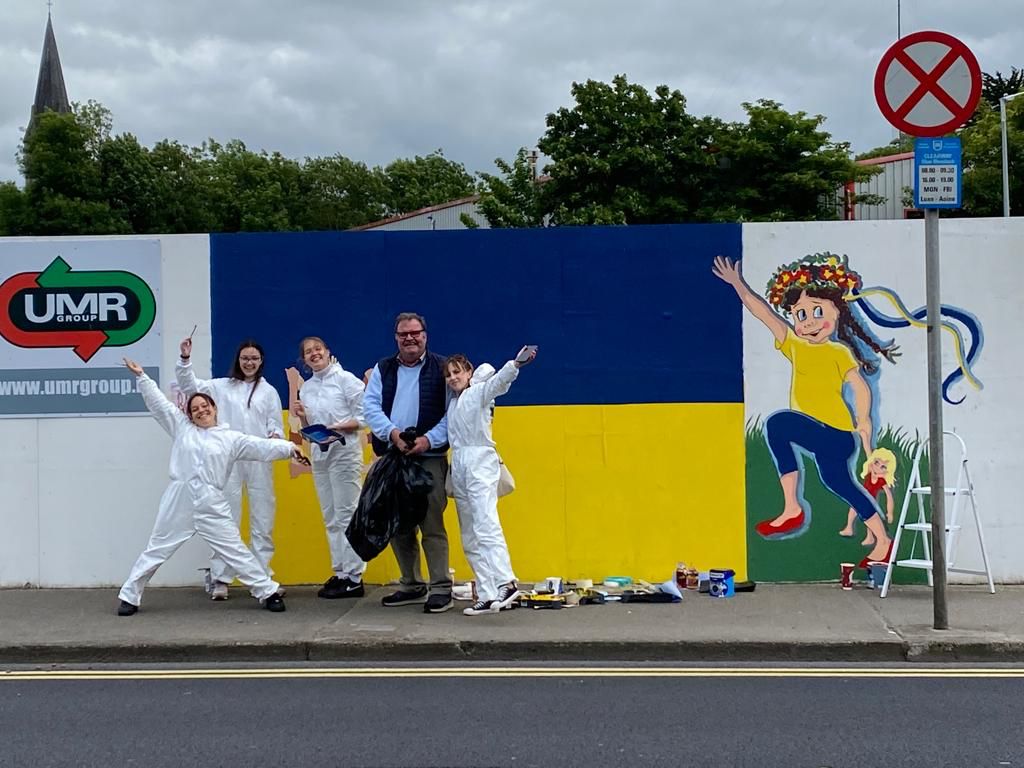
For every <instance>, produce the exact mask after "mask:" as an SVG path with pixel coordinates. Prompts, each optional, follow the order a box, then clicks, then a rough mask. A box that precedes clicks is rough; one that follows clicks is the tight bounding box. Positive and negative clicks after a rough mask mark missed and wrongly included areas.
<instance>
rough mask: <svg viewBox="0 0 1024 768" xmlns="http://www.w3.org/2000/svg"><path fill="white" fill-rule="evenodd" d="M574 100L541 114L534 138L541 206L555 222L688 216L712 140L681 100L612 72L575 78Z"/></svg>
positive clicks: (706, 176) (708, 174)
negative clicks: (607, 76) (540, 159)
mask: <svg viewBox="0 0 1024 768" xmlns="http://www.w3.org/2000/svg"><path fill="white" fill-rule="evenodd" d="M572 96H573V99H574V100H575V102H576V103H575V106H573V107H572V108H567V107H562V108H560V109H558V110H557V111H555V112H553V113H551V114H549V115H548V116H547V120H546V123H547V131H546V132H545V134H544V136H543V137H542V138H541V139H540V141H539V142H538V147H539V148H540V151H541V152H543V153H544V154H545V155H547V156H548V157H549V158H550V159H551V162H550V164H549V165H548V166H547V167H546V168H545V171H546V173H547V174H548V175H549V176H550V181H548V182H547V184H546V185H545V190H544V195H545V197H546V198H547V208H548V211H549V212H550V213H551V215H552V218H553V220H554V222H555V223H558V224H653V223H659V222H665V221H673V222H677V221H688V220H694V219H695V217H696V213H697V210H698V208H699V207H700V200H701V197H702V188H703V187H704V185H705V184H707V183H708V182H709V181H710V180H711V178H712V175H713V172H714V169H715V158H714V157H713V156H712V155H711V154H710V153H709V151H708V149H709V145H710V139H711V137H709V136H708V135H707V134H706V133H705V132H704V131H702V130H701V125H700V121H698V120H697V119H696V118H694V117H693V116H692V115H690V114H689V113H687V111H686V99H685V98H684V97H683V94H682V93H680V92H679V91H677V90H670V89H669V88H668V86H665V85H661V86H658V87H657V88H656V89H655V92H654V94H653V95H652V94H651V93H649V92H648V91H647V90H646V89H645V88H644V87H643V86H641V85H637V84H635V83H630V82H629V81H628V80H627V79H626V76H625V75H617V76H616V77H615V78H613V80H612V82H611V83H602V82H599V81H596V80H588V81H586V82H585V83H573V85H572Z"/></svg>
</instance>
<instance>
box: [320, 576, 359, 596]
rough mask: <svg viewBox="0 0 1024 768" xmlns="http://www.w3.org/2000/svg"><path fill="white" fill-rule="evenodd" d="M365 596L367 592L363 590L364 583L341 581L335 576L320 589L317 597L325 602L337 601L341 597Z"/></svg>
mask: <svg viewBox="0 0 1024 768" xmlns="http://www.w3.org/2000/svg"><path fill="white" fill-rule="evenodd" d="M364 594H366V590H365V589H364V588H363V582H361V581H360V582H355V581H351V580H349V579H339V578H338V577H337V576H333V577H331V579H329V580H328V582H327V583H326V584H324V585H323V587H321V588H320V591H318V592H317V593H316V596H317V597H322V598H324V599H325V600H337V599H338V598H341V597H362V596H363V595H364Z"/></svg>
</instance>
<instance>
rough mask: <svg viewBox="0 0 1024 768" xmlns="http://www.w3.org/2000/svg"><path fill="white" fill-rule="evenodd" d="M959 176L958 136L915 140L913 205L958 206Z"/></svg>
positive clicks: (960, 170)
mask: <svg viewBox="0 0 1024 768" xmlns="http://www.w3.org/2000/svg"><path fill="white" fill-rule="evenodd" d="M962 177H963V161H962V158H961V152H960V139H959V137H953V138H948V139H917V140H915V141H914V207H915V208H959V207H960V200H961V189H962V185H961V181H962Z"/></svg>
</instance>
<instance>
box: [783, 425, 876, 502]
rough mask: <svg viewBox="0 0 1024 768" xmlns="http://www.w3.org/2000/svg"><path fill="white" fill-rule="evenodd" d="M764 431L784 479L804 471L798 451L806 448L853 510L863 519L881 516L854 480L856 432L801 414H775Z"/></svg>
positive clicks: (824, 478)
mask: <svg viewBox="0 0 1024 768" xmlns="http://www.w3.org/2000/svg"><path fill="white" fill-rule="evenodd" d="M764 429H765V435H766V436H767V438H768V449H769V450H770V451H771V452H772V458H773V459H774V460H775V466H776V468H777V469H778V470H779V475H780V476H781V475H786V474H789V473H790V472H796V471H798V470H799V469H800V460H799V458H798V457H797V453H796V449H797V448H798V447H799V448H803V449H804V450H805V451H807V452H808V453H810V454H811V455H812V456H813V457H814V461H815V463H816V464H817V465H818V475H819V476H820V477H821V482H822V483H824V484H825V487H826V488H828V489H829V490H830V491H831V492H832V493H834V494H835V495H836V496H838V497H839V498H841V499H842V500H843V501H845V502H846V503H847V504H849V505H850V506H851V507H853V508H854V509H855V510H856V511H857V514H858V515H859V516H860V519H861V520H867V519H869V518H870V517H871V516H872V515H876V514H878V508H877V507H876V506H875V500H874V499H872V498H871V496H870V495H868V492H867V491H865V490H864V487H863V486H862V485H861V484H860V483H858V482H857V481H856V480H855V479H854V473H853V470H852V469H851V466H852V462H853V461H854V460H855V459H856V458H857V456H858V443H857V433H856V432H844V431H843V430H841V429H836V428H835V427H830V426H829V425H828V424H823V423H822V422H820V421H818V420H817V419H812V418H811V417H810V416H808V415H807V414H806V413H800V412H799V411H779V412H778V413H773V414H772V415H771V416H769V417H768V420H767V421H765V424H764Z"/></svg>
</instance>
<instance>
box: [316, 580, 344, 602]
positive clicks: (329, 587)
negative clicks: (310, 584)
mask: <svg viewBox="0 0 1024 768" xmlns="http://www.w3.org/2000/svg"><path fill="white" fill-rule="evenodd" d="M339 584H341V579H339V578H338V577H337V576H331V578H329V579H328V580H327V581H325V582H324V585H323V586H322V587H320V589H318V590H317V592H316V596H317V597H325V596H326V595H327V593H328V592H336V591H337V590H338V585H339Z"/></svg>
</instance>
